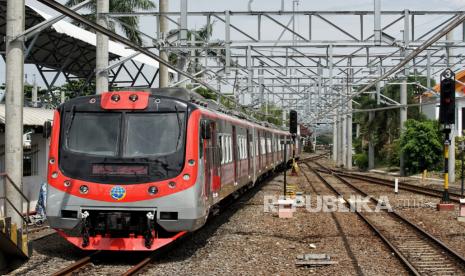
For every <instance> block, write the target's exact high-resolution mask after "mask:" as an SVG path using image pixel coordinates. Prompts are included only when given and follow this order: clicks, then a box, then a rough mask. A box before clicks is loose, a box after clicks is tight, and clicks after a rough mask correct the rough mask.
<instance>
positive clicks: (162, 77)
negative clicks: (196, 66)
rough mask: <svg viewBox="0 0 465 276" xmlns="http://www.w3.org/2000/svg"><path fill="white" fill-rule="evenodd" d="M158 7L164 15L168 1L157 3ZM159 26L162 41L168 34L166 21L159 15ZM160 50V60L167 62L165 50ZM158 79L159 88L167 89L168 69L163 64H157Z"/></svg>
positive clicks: (161, 0)
mask: <svg viewBox="0 0 465 276" xmlns="http://www.w3.org/2000/svg"><path fill="white" fill-rule="evenodd" d="M159 5H160V8H159V9H160V13H165V12H168V0H160V2H159ZM158 20H159V26H160V35H161V37H160V39H161V40H164V39H165V37H166V34H167V33H168V19H166V17H165V16H163V15H160V17H159V19H158ZM161 47H162V48H160V58H161V59H162V60H165V61H168V53H167V52H166V50H165V49H163V47H164V46H163V45H162V46H161ZM158 78H159V87H160V88H163V87H167V86H168V82H169V77H168V67H166V66H165V65H163V64H161V63H160V64H159V72H158Z"/></svg>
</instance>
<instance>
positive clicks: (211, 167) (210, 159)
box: [201, 120, 221, 195]
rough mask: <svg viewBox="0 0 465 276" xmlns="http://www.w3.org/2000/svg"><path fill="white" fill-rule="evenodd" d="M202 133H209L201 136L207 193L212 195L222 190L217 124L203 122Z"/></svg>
mask: <svg viewBox="0 0 465 276" xmlns="http://www.w3.org/2000/svg"><path fill="white" fill-rule="evenodd" d="M201 129H202V132H204V133H207V134H204V135H203V137H202V136H201V141H202V145H203V154H204V179H205V192H206V194H207V195H210V193H211V192H213V193H216V192H218V191H219V189H220V188H221V183H220V181H219V171H218V164H217V163H218V160H217V159H218V158H217V142H216V123H215V122H212V121H209V120H202V121H201Z"/></svg>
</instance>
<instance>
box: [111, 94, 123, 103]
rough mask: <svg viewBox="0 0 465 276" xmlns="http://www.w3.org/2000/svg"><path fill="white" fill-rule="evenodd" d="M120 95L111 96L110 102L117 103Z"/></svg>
mask: <svg viewBox="0 0 465 276" xmlns="http://www.w3.org/2000/svg"><path fill="white" fill-rule="evenodd" d="M120 98H121V97H120V95H118V94H113V95H111V100H112V101H114V102H119V99H120Z"/></svg>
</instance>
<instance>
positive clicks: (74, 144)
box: [65, 112, 121, 156]
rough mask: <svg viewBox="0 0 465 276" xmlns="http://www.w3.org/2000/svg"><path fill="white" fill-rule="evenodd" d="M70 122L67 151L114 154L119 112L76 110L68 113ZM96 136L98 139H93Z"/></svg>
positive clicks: (102, 154) (118, 133)
mask: <svg viewBox="0 0 465 276" xmlns="http://www.w3.org/2000/svg"><path fill="white" fill-rule="evenodd" d="M69 117H70V118H72V119H68V120H71V122H72V124H71V126H72V127H70V128H69V130H68V132H69V134H67V135H68V138H67V139H65V146H66V148H67V149H68V150H69V151H72V152H76V153H84V154H91V155H99V156H116V155H117V153H118V143H119V142H118V140H119V139H118V137H119V136H120V129H121V128H120V127H119V125H120V122H121V114H113V113H108V114H98V115H96V114H93V113H81V112H77V113H75V114H74V117H72V116H71V115H69ZM95 137H98V139H95Z"/></svg>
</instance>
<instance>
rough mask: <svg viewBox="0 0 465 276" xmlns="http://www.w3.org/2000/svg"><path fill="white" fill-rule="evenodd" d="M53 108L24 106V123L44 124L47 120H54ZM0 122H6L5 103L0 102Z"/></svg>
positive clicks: (29, 124) (27, 124)
mask: <svg viewBox="0 0 465 276" xmlns="http://www.w3.org/2000/svg"><path fill="white" fill-rule="evenodd" d="M53 112H54V111H53V110H52V109H45V108H36V107H24V108H23V125H25V126H43V125H44V123H45V122H46V121H52V120H53ZM0 124H5V105H4V104H0Z"/></svg>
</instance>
